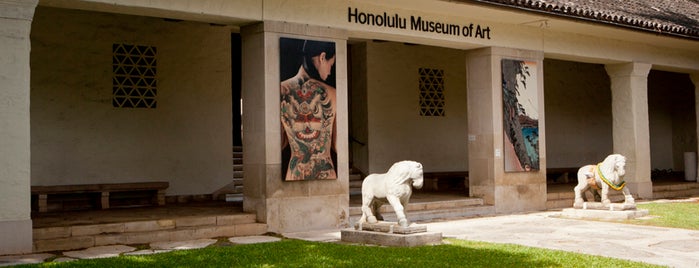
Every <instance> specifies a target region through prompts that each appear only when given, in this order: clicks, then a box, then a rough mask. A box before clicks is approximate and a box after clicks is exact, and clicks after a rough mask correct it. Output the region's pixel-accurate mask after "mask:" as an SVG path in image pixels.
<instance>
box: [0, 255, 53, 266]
mask: <svg viewBox="0 0 699 268" xmlns="http://www.w3.org/2000/svg"><path fill="white" fill-rule="evenodd" d="M54 256H55V255H53V254H48V253H45V254H27V255H12V256H0V266H14V265H20V264H31V263H42V262H44V261H45V260H46V259H48V258H51V257H54Z"/></svg>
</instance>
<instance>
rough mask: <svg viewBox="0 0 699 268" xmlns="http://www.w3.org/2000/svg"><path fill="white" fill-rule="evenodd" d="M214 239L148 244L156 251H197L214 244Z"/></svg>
mask: <svg viewBox="0 0 699 268" xmlns="http://www.w3.org/2000/svg"><path fill="white" fill-rule="evenodd" d="M216 242H217V240H216V239H197V240H189V241H173V242H155V243H151V244H150V248H151V249H154V250H157V249H169V250H174V249H197V248H205V247H208V246H210V245H213V244H214V243H216Z"/></svg>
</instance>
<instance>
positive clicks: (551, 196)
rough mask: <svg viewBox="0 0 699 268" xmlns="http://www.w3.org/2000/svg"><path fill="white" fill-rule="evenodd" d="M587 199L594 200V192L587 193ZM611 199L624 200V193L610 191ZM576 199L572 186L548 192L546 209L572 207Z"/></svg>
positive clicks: (614, 200)
mask: <svg viewBox="0 0 699 268" xmlns="http://www.w3.org/2000/svg"><path fill="white" fill-rule="evenodd" d="M586 195H587V200H589V201H592V200H594V199H593V197H592V194H590V193H586ZM609 200H611V201H612V202H623V201H624V195H623V194H622V193H621V192H620V191H614V190H611V191H609ZM574 201H575V192H573V189H572V188H571V189H570V191H567V192H558V193H547V194H546V209H561V208H572V207H573V202H574Z"/></svg>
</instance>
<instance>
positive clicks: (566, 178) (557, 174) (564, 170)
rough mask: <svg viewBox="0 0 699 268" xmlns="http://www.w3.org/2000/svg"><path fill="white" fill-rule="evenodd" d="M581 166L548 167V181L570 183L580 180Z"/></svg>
mask: <svg viewBox="0 0 699 268" xmlns="http://www.w3.org/2000/svg"><path fill="white" fill-rule="evenodd" d="M579 168H580V167H560V168H547V169H546V182H547V183H569V182H575V181H577V180H578V169H579Z"/></svg>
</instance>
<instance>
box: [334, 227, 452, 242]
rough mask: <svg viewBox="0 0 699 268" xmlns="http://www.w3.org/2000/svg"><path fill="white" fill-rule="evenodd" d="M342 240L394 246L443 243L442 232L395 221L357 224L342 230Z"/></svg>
mask: <svg viewBox="0 0 699 268" xmlns="http://www.w3.org/2000/svg"><path fill="white" fill-rule="evenodd" d="M340 236H341V239H340V240H341V241H343V242H349V243H360V244H373V245H380V246H393V247H415V246H424V245H438V244H441V243H442V233H437V232H427V227H426V226H423V225H411V226H408V227H402V226H400V225H398V224H397V223H395V222H378V223H374V224H371V223H363V224H357V225H356V226H355V229H344V230H342V231H341V232H340Z"/></svg>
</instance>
